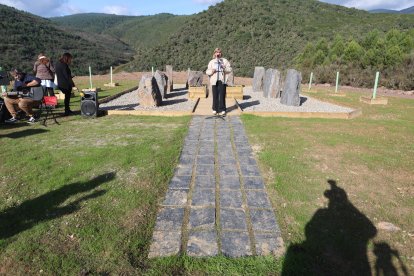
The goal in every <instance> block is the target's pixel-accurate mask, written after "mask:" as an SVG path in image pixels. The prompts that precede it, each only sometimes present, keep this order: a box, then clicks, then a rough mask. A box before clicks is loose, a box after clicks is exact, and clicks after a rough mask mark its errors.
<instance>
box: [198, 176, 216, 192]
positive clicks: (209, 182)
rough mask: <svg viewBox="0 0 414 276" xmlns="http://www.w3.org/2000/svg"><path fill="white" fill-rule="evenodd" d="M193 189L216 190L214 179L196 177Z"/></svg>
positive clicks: (211, 177)
mask: <svg viewBox="0 0 414 276" xmlns="http://www.w3.org/2000/svg"><path fill="white" fill-rule="evenodd" d="M195 188H196V189H197V188H203V189H208V188H211V189H214V188H216V179H215V177H214V175H197V176H196V178H195Z"/></svg>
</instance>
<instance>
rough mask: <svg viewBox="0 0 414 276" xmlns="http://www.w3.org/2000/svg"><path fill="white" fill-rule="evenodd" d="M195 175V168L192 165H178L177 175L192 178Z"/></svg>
mask: <svg viewBox="0 0 414 276" xmlns="http://www.w3.org/2000/svg"><path fill="white" fill-rule="evenodd" d="M192 173H193V166H190V165H178V166H177V168H176V169H175V175H187V176H191V175H192Z"/></svg>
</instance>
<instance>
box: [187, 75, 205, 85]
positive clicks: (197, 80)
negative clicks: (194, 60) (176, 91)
mask: <svg viewBox="0 0 414 276" xmlns="http://www.w3.org/2000/svg"><path fill="white" fill-rule="evenodd" d="M202 85H203V72H201V71H188V79H187V88H188V87H189V86H202Z"/></svg>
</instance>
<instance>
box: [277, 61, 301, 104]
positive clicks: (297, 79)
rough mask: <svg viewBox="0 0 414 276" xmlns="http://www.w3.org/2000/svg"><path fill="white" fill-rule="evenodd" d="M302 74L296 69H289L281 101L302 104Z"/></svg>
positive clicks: (282, 102)
mask: <svg viewBox="0 0 414 276" xmlns="http://www.w3.org/2000/svg"><path fill="white" fill-rule="evenodd" d="M301 82H302V74H301V73H300V72H298V71H296V70H294V69H289V70H288V71H287V75H286V80H285V86H284V88H283V92H282V97H281V99H280V103H281V104H284V105H289V106H300V96H299V94H300V85H301Z"/></svg>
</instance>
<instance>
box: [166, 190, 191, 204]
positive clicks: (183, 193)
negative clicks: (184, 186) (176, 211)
mask: <svg viewBox="0 0 414 276" xmlns="http://www.w3.org/2000/svg"><path fill="white" fill-rule="evenodd" d="M187 196H188V190H173V189H169V190H168V191H167V195H166V196H165V199H164V202H163V203H162V205H164V206H168V205H174V206H185V205H186V203H187Z"/></svg>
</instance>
